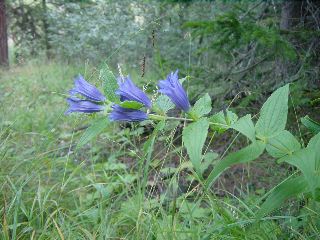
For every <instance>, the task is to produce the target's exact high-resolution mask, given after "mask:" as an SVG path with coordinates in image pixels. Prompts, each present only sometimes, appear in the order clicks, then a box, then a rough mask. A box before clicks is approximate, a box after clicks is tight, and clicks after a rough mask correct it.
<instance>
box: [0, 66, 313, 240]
mask: <svg viewBox="0 0 320 240" xmlns="http://www.w3.org/2000/svg"><path fill="white" fill-rule="evenodd" d="M83 69H85V70H83ZM79 72H80V73H83V74H84V75H85V76H86V77H87V78H90V76H93V77H92V81H94V79H95V76H96V74H97V73H96V72H95V70H94V69H91V68H89V67H83V66H80V67H76V66H70V65H64V64H59V63H55V62H41V61H32V62H30V63H28V64H26V65H24V66H20V67H13V68H12V69H10V70H8V71H1V72H0V82H1V85H0V93H1V95H0V103H1V105H0V140H1V142H0V166H1V167H0V191H1V193H0V203H1V204H0V215H1V216H2V218H1V220H0V223H1V224H0V230H1V233H0V238H1V239H164V240H165V239H288V238H292V239H308V236H313V238H312V237H311V238H310V239H316V238H315V237H316V236H319V234H318V235H316V234H317V233H318V230H317V229H311V230H308V229H306V230H301V227H299V226H300V225H301V223H299V222H298V220H297V219H298V218H294V217H291V216H290V212H279V213H280V214H281V215H280V216H279V217H274V218H273V217H266V218H264V219H262V221H256V220H255V219H254V211H255V209H256V202H257V199H258V198H259V194H255V193H254V192H252V191H250V190H248V191H245V190H243V189H242V188H241V189H240V192H241V196H240V197H239V198H238V196H235V195H232V194H231V193H230V192H227V194H226V195H225V196H224V197H216V196H215V194H214V193H212V192H211V191H208V192H201V191H199V188H198V186H197V184H194V182H193V180H192V179H191V180H190V181H189V180H188V181H186V180H185V179H188V178H190V176H191V175H190V174H189V172H188V171H187V170H185V169H182V168H179V167H177V166H181V165H183V164H184V165H185V162H186V160H185V155H184V153H183V152H182V150H181V148H179V139H176V138H177V134H178V136H179V133H177V134H175V133H176V132H178V131H179V128H178V126H176V125H173V126H171V128H172V131H171V133H170V134H169V135H161V134H160V135H159V136H158V138H157V141H156V142H157V145H155V146H154V152H153V154H152V156H150V159H149V160H150V169H149V170H148V171H147V172H146V173H145V174H147V175H148V176H149V178H148V179H147V180H148V181H147V183H146V185H143V181H141V176H143V174H144V171H143V166H144V157H145V155H144V154H145V153H144V152H143V150H142V149H143V148H142V144H143V143H144V142H145V141H146V139H147V136H148V135H149V132H147V133H146V131H148V128H144V127H143V126H141V125H131V126H123V125H122V126H120V127H119V125H117V124H116V125H111V126H110V127H109V128H108V131H106V132H104V133H103V134H101V136H100V137H99V138H98V139H97V140H95V141H93V142H91V143H90V144H87V145H86V146H84V147H83V148H81V149H79V150H76V149H75V144H76V142H77V140H78V139H79V137H80V136H81V133H82V130H81V129H83V128H85V127H86V125H87V123H88V121H90V117H87V116H79V117H76V116H73V117H67V116H65V115H64V111H65V110H66V103H65V100H64V98H65V93H66V89H70V88H71V86H72V81H71V79H72V77H73V76H74V75H76V74H77V73H79ZM97 84H98V83H97ZM98 85H99V84H98ZM164 146H165V147H164ZM260 166H264V165H260ZM248 167H250V166H248ZM186 183H187V184H186ZM144 187H145V194H143V189H144ZM145 196H146V197H145ZM240 198H241V200H240ZM294 224H296V225H297V226H296V225H294ZM299 224H300V225H299ZM303 224H305V225H306V226H309V225H308V223H307V222H306V223H305V222H304V223H303ZM310 226H311V225H310ZM307 231H309V232H307ZM306 232H307V233H306Z"/></svg>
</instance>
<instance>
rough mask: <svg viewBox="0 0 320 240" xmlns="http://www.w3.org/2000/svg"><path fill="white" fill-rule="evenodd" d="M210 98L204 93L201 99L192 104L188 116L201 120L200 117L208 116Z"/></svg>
mask: <svg viewBox="0 0 320 240" xmlns="http://www.w3.org/2000/svg"><path fill="white" fill-rule="evenodd" d="M211 109H212V107H211V98H210V96H209V94H208V93H206V94H205V95H204V96H203V97H202V98H200V99H198V101H197V102H196V103H195V104H194V106H193V107H192V109H191V112H190V114H191V115H192V116H195V118H201V117H202V116H204V115H206V114H208V113H209V112H210V111H211Z"/></svg>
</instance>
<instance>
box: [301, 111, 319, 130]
mask: <svg viewBox="0 0 320 240" xmlns="http://www.w3.org/2000/svg"><path fill="white" fill-rule="evenodd" d="M301 122H302V124H303V125H304V126H305V127H306V128H308V129H309V130H310V131H311V132H312V133H313V134H317V133H319V132H320V123H318V122H316V121H314V120H312V119H311V118H309V116H308V115H307V116H305V117H303V118H301Z"/></svg>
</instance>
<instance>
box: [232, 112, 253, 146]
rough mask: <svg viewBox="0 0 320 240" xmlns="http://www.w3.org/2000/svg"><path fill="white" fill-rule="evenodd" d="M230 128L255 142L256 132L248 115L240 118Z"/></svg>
mask: <svg viewBox="0 0 320 240" xmlns="http://www.w3.org/2000/svg"><path fill="white" fill-rule="evenodd" d="M231 128H233V129H234V130H236V131H238V132H240V133H242V134H243V135H245V136H246V137H247V138H249V139H250V140H251V141H252V142H254V141H255V140H256V130H255V128H254V124H253V122H252V120H251V115H250V114H248V115H246V116H244V117H242V118H240V119H239V120H238V121H236V122H235V123H234V124H232V125H231Z"/></svg>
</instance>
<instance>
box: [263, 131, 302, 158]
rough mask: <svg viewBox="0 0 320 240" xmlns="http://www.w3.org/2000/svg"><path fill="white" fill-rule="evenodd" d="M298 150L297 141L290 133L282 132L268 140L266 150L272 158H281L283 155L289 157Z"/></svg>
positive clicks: (299, 146) (298, 144)
mask: <svg viewBox="0 0 320 240" xmlns="http://www.w3.org/2000/svg"><path fill="white" fill-rule="evenodd" d="M300 148H301V145H300V143H299V142H298V140H297V139H296V138H295V137H294V136H293V135H292V134H291V133H290V132H288V131H287V130H283V131H281V132H280V133H279V134H278V135H277V136H275V137H273V138H270V139H269V140H268V143H267V147H266V150H267V152H268V153H269V154H270V155H271V156H272V157H275V158H281V157H283V156H285V155H291V154H292V153H293V152H294V151H298V150H299V149H300Z"/></svg>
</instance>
